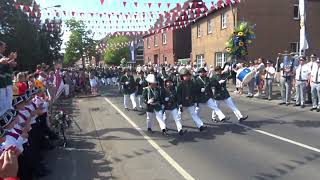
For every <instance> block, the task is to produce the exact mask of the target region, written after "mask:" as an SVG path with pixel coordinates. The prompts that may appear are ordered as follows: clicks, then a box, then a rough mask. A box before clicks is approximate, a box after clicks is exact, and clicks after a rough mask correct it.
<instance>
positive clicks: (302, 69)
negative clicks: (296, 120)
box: [295, 57, 310, 108]
mask: <svg viewBox="0 0 320 180" xmlns="http://www.w3.org/2000/svg"><path fill="white" fill-rule="evenodd" d="M305 61H306V59H305V57H301V58H300V60H299V66H298V67H297V69H296V75H295V79H296V104H295V106H301V108H304V107H305V94H306V87H307V84H308V79H309V76H310V68H309V66H308V65H307V64H305Z"/></svg>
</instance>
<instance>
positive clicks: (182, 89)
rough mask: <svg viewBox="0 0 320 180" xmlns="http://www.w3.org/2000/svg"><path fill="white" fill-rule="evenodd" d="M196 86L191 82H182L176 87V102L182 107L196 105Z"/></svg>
mask: <svg viewBox="0 0 320 180" xmlns="http://www.w3.org/2000/svg"><path fill="white" fill-rule="evenodd" d="M197 97H198V94H197V89H196V84H195V83H194V82H193V81H191V80H190V81H182V82H181V83H179V84H178V87H177V102H178V104H179V105H182V106H183V107H190V106H193V105H194V103H198V100H197Z"/></svg>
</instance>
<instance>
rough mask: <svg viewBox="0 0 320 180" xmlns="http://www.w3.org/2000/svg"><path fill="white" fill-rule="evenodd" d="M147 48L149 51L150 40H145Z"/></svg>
mask: <svg viewBox="0 0 320 180" xmlns="http://www.w3.org/2000/svg"><path fill="white" fill-rule="evenodd" d="M147 47H148V49H150V38H147Z"/></svg>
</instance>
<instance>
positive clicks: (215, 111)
mask: <svg viewBox="0 0 320 180" xmlns="http://www.w3.org/2000/svg"><path fill="white" fill-rule="evenodd" d="M205 104H207V106H208V107H209V108H210V109H212V114H211V118H212V119H215V117H216V116H218V118H219V119H220V120H222V119H224V118H226V116H225V115H224V114H223V112H222V111H221V110H220V109H219V107H218V104H217V102H216V100H213V99H212V98H210V99H209V100H208V101H207V102H206V103H200V104H199V106H200V107H199V108H196V113H197V114H198V113H200V109H201V108H202V107H201V106H203V105H205Z"/></svg>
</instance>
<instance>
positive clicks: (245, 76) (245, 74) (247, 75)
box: [237, 68, 254, 84]
mask: <svg viewBox="0 0 320 180" xmlns="http://www.w3.org/2000/svg"><path fill="white" fill-rule="evenodd" d="M253 76H254V73H253V72H252V71H251V70H250V69H249V68H245V69H243V70H242V71H241V72H240V73H239V74H238V76H237V78H238V79H239V80H240V81H241V82H242V83H243V84H247V83H248V82H249V81H251V80H252V78H253Z"/></svg>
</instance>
